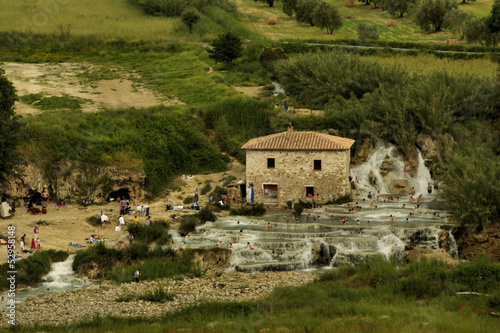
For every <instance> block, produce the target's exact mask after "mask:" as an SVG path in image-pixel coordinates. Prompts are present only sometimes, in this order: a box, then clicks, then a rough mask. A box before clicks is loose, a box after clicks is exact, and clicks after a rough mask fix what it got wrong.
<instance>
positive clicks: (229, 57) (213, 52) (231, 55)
mask: <svg viewBox="0 0 500 333" xmlns="http://www.w3.org/2000/svg"><path fill="white" fill-rule="evenodd" d="M207 52H208V53H209V57H210V59H214V60H215V61H217V62H223V63H226V64H228V65H230V64H231V63H232V62H233V60H235V59H237V58H238V57H240V56H241V54H242V52H243V47H242V46H241V39H240V38H239V37H238V35H236V34H235V33H233V32H231V31H228V32H226V33H223V34H220V35H219V37H218V38H217V39H216V40H214V41H213V42H212V45H211V47H209V48H208V49H207Z"/></svg>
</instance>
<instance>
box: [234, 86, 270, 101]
mask: <svg viewBox="0 0 500 333" xmlns="http://www.w3.org/2000/svg"><path fill="white" fill-rule="evenodd" d="M232 87H233V88H234V90H236V91H238V92H241V93H244V94H245V95H248V96H250V97H255V98H257V97H259V95H260V93H261V92H262V88H263V86H258V87H237V86H232Z"/></svg>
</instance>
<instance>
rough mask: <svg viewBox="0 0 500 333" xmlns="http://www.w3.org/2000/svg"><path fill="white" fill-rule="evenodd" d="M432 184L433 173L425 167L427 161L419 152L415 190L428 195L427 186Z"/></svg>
mask: <svg viewBox="0 0 500 333" xmlns="http://www.w3.org/2000/svg"><path fill="white" fill-rule="evenodd" d="M429 183H430V184H432V178H431V173H430V171H429V169H428V168H427V166H426V165H425V161H424V159H423V157H422V153H421V152H420V150H418V170H417V178H416V179H415V190H416V191H417V194H418V193H422V194H426V193H427V185H428V184H429Z"/></svg>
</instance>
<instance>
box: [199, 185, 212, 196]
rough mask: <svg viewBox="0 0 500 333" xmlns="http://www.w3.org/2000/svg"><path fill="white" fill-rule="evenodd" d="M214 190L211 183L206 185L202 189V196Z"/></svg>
mask: <svg viewBox="0 0 500 333" xmlns="http://www.w3.org/2000/svg"><path fill="white" fill-rule="evenodd" d="M211 190H212V185H210V183H208V184H205V185H204V186H203V187H202V188H201V191H200V193H201V195H205V194H207V193H208V192H210V191H211Z"/></svg>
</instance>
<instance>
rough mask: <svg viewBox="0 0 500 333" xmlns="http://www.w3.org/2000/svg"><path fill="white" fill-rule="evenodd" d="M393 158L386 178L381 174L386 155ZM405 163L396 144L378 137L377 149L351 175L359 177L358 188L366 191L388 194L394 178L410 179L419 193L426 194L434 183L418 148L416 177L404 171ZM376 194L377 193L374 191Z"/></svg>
mask: <svg viewBox="0 0 500 333" xmlns="http://www.w3.org/2000/svg"><path fill="white" fill-rule="evenodd" d="M387 156H389V158H390V159H391V169H390V171H389V173H388V174H387V175H386V180H387V181H385V182H384V179H383V177H382V175H381V174H380V167H381V166H382V164H383V163H384V160H385V159H386V157H387ZM404 168H405V163H404V161H403V160H402V157H401V156H398V154H397V151H396V146H394V145H392V144H390V143H384V141H382V140H380V139H378V140H377V142H376V144H375V149H374V151H373V152H372V154H371V155H370V157H368V159H367V160H366V161H365V162H363V163H362V164H360V165H358V166H356V167H354V168H352V169H351V177H352V178H353V180H355V179H356V177H357V178H358V182H359V183H358V184H357V186H358V188H360V189H364V190H366V191H369V190H371V191H380V193H381V194H387V193H388V188H389V184H390V182H391V181H392V180H394V179H408V180H409V181H410V184H411V186H412V187H415V190H416V192H417V194H420V193H422V194H426V193H427V185H428V183H432V179H431V174H430V171H429V169H428V168H427V166H426V165H425V161H424V159H423V157H422V153H421V152H420V150H418V170H417V175H416V177H415V178H410V177H408V175H407V174H406V172H405V171H404ZM370 174H372V175H373V177H374V178H375V186H372V184H371V183H370ZM374 196H375V193H374Z"/></svg>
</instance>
